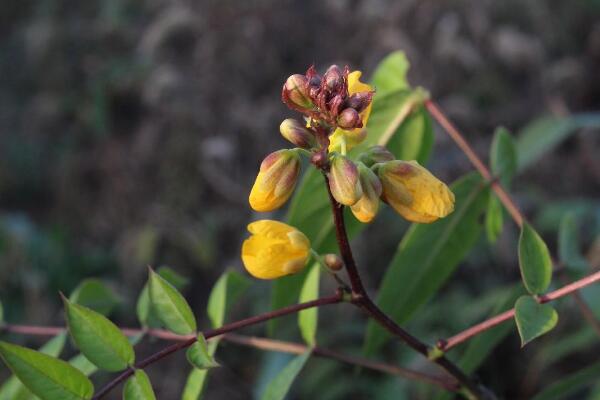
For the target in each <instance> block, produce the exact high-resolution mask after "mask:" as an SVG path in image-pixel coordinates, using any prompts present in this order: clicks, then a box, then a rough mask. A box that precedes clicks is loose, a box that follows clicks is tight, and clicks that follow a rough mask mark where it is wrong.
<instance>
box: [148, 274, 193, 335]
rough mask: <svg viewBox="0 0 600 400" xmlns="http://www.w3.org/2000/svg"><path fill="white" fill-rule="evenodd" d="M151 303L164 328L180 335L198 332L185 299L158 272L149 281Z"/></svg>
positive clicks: (151, 275)
mask: <svg viewBox="0 0 600 400" xmlns="http://www.w3.org/2000/svg"><path fill="white" fill-rule="evenodd" d="M148 288H149V293H150V302H151V304H152V308H153V309H154V311H155V312H156V315H157V316H158V318H159V319H160V321H161V322H162V323H163V324H164V326H165V327H166V328H167V329H169V330H171V331H172V332H175V333H177V334H179V335H187V334H190V333H194V332H196V319H195V318H194V313H193V312H192V309H191V308H190V306H189V304H188V303H187V301H185V299H184V297H183V296H182V295H181V293H179V292H178V291H177V289H175V287H174V286H173V285H171V284H170V283H169V282H167V281H166V280H165V279H164V278H163V277H161V276H160V275H158V274H157V273H156V272H154V271H152V270H150V277H149V279H148Z"/></svg>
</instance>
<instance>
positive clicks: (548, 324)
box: [515, 296, 558, 347]
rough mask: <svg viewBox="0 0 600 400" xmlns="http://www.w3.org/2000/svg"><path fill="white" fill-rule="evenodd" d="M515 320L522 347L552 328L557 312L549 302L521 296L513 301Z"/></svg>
mask: <svg viewBox="0 0 600 400" xmlns="http://www.w3.org/2000/svg"><path fill="white" fill-rule="evenodd" d="M515 322H516V323H517V328H518V329H519V335H520V336H521V347H523V346H525V345H526V344H527V343H529V342H531V341H532V340H533V339H535V338H538V337H540V336H542V335H543V334H545V333H548V332H549V331H551V330H552V329H554V327H555V326H556V324H557V322H558V313H557V312H556V310H555V309H554V308H553V307H552V306H551V305H550V304H539V303H538V302H537V301H536V300H535V299H534V298H533V297H531V296H521V297H519V299H518V300H517V302H516V303H515Z"/></svg>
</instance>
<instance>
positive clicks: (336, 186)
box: [329, 154, 362, 206]
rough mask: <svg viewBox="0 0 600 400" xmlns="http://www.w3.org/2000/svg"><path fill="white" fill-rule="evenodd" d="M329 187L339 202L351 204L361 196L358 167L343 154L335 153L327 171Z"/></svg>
mask: <svg viewBox="0 0 600 400" xmlns="http://www.w3.org/2000/svg"><path fill="white" fill-rule="evenodd" d="M329 188H330V189H331V194H332V195H333V198H334V199H335V200H336V201H337V202H338V203H340V204H344V205H346V206H351V205H353V204H355V203H356V202H357V201H358V200H359V199H360V197H361V196H362V189H361V186H360V180H359V176H358V168H356V165H355V164H354V163H353V162H352V161H350V159H348V158H347V157H345V156H342V155H339V154H335V155H334V156H333V158H332V160H331V169H330V171H329Z"/></svg>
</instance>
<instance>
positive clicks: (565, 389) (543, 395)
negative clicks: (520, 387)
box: [532, 362, 600, 400]
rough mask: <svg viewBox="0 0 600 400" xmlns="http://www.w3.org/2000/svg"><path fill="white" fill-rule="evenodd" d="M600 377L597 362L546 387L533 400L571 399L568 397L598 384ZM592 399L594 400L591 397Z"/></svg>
mask: <svg viewBox="0 0 600 400" xmlns="http://www.w3.org/2000/svg"><path fill="white" fill-rule="evenodd" d="M599 375H600V362H595V363H593V364H591V365H588V366H585V367H583V368H581V369H579V370H577V371H575V372H573V373H570V374H568V375H566V376H564V377H562V378H561V379H559V380H558V381H557V382H554V383H553V384H551V385H549V386H547V387H545V388H544V389H543V390H542V391H541V392H540V393H538V394H537V395H535V396H534V397H533V398H532V400H559V399H566V398H571V397H568V396H570V395H572V394H575V393H577V392H578V391H580V390H581V389H582V388H584V387H586V386H590V385H592V384H595V383H597V382H598V376H599ZM577 398H580V397H577ZM590 399H592V398H591V397H590Z"/></svg>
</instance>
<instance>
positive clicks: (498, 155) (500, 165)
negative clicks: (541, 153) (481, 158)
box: [490, 127, 518, 187]
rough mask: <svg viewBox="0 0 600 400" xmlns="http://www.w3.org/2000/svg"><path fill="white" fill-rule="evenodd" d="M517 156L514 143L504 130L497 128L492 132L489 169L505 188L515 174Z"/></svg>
mask: <svg viewBox="0 0 600 400" xmlns="http://www.w3.org/2000/svg"><path fill="white" fill-rule="evenodd" d="M517 164H518V154H517V148H516V146H515V141H514V139H513V137H512V136H511V134H510V133H509V132H508V130H506V128H502V127H500V128H497V129H496V132H494V139H493V141H492V148H491V151H490V167H491V169H492V174H493V175H494V176H496V177H499V178H500V182H501V183H502V185H504V186H505V187H508V186H509V183H510V180H511V179H512V177H513V176H514V175H515V173H516V172H517Z"/></svg>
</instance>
